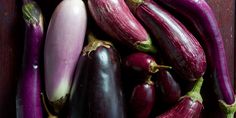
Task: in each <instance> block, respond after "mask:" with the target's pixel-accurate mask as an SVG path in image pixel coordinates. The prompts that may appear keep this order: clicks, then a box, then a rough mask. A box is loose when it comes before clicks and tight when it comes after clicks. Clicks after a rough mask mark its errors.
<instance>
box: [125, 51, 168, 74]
mask: <svg viewBox="0 0 236 118" xmlns="http://www.w3.org/2000/svg"><path fill="white" fill-rule="evenodd" d="M124 63H125V65H126V66H127V67H128V68H132V69H134V70H136V71H142V72H144V73H147V74H152V73H156V72H157V71H158V70H159V69H160V68H171V67H169V66H164V65H158V64H157V63H156V61H155V59H154V58H152V57H151V56H150V55H148V54H146V53H142V52H137V53H133V54H131V55H129V56H128V57H127V58H126V59H125V62H124Z"/></svg>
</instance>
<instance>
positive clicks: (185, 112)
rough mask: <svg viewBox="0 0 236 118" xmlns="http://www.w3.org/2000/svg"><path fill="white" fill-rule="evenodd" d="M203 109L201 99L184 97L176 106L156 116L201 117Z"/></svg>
mask: <svg viewBox="0 0 236 118" xmlns="http://www.w3.org/2000/svg"><path fill="white" fill-rule="evenodd" d="M202 109H203V105H202V104H201V103H200V102H199V101H193V100H191V98H189V97H184V98H183V99H181V101H180V102H179V103H178V104H177V105H176V106H175V107H173V108H172V109H170V110H169V111H167V112H165V113H163V114H161V115H160V116H157V117H156V118H199V117H200V113H201V110H202Z"/></svg>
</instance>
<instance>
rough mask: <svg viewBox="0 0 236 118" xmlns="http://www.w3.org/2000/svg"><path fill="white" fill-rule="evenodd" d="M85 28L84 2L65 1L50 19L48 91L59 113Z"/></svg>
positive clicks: (46, 65)
mask: <svg viewBox="0 0 236 118" xmlns="http://www.w3.org/2000/svg"><path fill="white" fill-rule="evenodd" d="M86 25H87V15H86V8H85V5H84V2H83V1H82V0H65V1H62V2H61V3H60V4H59V5H58V6H57V8H56V9H55V11H54V13H53V15H52V18H51V20H50V23H49V27H48V31H47V35H46V41H45V49H44V69H45V70H44V71H45V88H46V90H45V91H46V95H47V98H48V100H49V102H50V105H51V106H52V107H53V108H54V111H55V112H56V113H59V111H60V110H61V109H62V108H63V106H64V104H65V102H66V101H67V98H68V96H69V92H70V89H71V84H72V80H73V74H74V71H75V67H76V63H77V61H78V58H79V55H80V53H81V51H82V47H83V43H84V37H85V31H86Z"/></svg>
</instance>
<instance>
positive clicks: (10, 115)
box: [0, 0, 236, 118]
mask: <svg viewBox="0 0 236 118" xmlns="http://www.w3.org/2000/svg"><path fill="white" fill-rule="evenodd" d="M206 1H207V2H208V3H209V5H210V6H211V7H212V8H213V11H214V13H215V16H216V18H217V20H218V24H219V27H220V30H221V32H222V36H223V38H224V44H225V48H226V53H227V59H228V66H229V70H230V76H231V78H232V81H234V80H235V79H236V76H235V75H234V73H236V72H235V70H234V68H235V67H236V63H235V62H236V61H235V59H234V55H235V53H234V51H236V47H235V44H236V43H235V42H234V40H235V30H234V27H235V1H234V0H206ZM37 2H38V3H39V4H40V6H41V7H42V10H43V12H44V13H45V14H46V24H47V22H48V20H49V18H50V15H51V13H52V11H53V9H54V8H55V6H56V5H57V4H58V2H59V0H37ZM21 4H22V3H21V2H20V0H0V118H14V117H15V115H16V113H15V93H16V82H17V79H18V76H19V72H20V67H21V62H22V53H23V43H24V21H23V19H22V17H21V16H22V13H21ZM234 83H235V84H236V81H234ZM203 91H204V90H203ZM209 99H211V98H209ZM216 104H217V103H216ZM203 114H204V115H203V116H204V117H221V115H218V114H219V111H218V110H217V108H214V105H213V106H212V107H211V106H209V107H207V108H206V109H205V110H204V112H203Z"/></svg>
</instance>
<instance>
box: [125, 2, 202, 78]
mask: <svg viewBox="0 0 236 118" xmlns="http://www.w3.org/2000/svg"><path fill="white" fill-rule="evenodd" d="M129 1H131V2H127V3H128V4H131V5H129V6H132V2H134V1H135V0H129ZM136 4H137V3H136ZM138 4H139V5H137V7H130V8H134V10H133V11H135V14H136V16H137V17H138V18H139V19H140V20H141V21H143V23H144V24H145V25H146V26H147V28H149V29H150V31H151V32H152V34H153V35H154V37H155V38H156V42H157V43H158V46H159V47H160V49H161V51H162V52H163V55H164V56H165V58H166V59H167V60H168V62H169V63H170V64H171V66H172V67H173V69H175V70H176V71H177V72H178V73H179V74H180V75H181V76H183V77H184V78H186V79H188V80H196V79H198V78H200V77H201V76H203V74H204V73H205V70H206V57H205V53H204V51H203V48H202V46H201V45H200V43H199V42H198V41H197V39H196V38H195V37H194V36H193V35H192V34H191V33H190V32H189V31H188V30H187V29H186V27H185V26H184V25H183V24H182V23H180V22H179V21H178V20H177V19H176V18H174V17H173V16H172V15H171V14H170V13H168V12H167V11H166V10H164V9H163V8H162V7H160V6H159V5H157V4H156V3H155V2H154V1H152V0H143V1H142V0H141V2H140V3H138Z"/></svg>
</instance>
